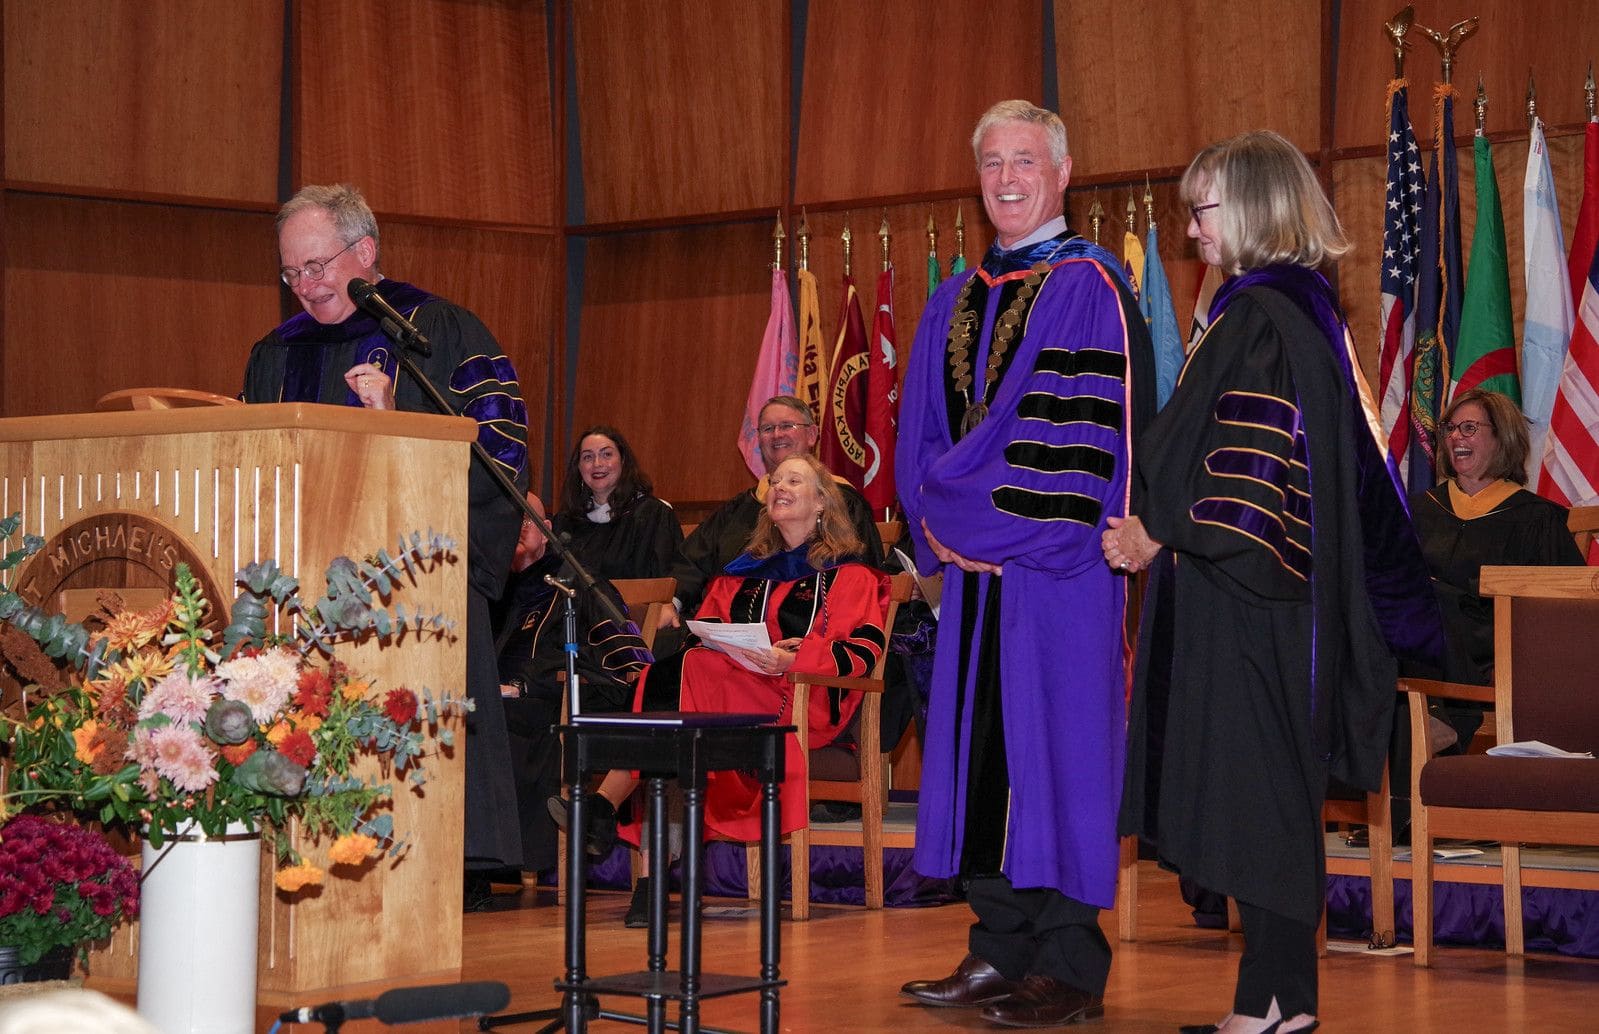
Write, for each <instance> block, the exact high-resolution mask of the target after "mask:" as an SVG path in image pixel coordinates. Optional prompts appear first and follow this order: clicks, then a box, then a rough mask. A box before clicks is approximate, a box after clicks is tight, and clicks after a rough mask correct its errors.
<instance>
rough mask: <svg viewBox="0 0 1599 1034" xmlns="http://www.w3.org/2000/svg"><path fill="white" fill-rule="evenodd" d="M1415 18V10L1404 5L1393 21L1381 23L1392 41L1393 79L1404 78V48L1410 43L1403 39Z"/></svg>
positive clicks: (1410, 6)
mask: <svg viewBox="0 0 1599 1034" xmlns="http://www.w3.org/2000/svg"><path fill="white" fill-rule="evenodd" d="M1415 17H1416V8H1415V7H1414V6H1412V5H1410V4H1406V5H1405V6H1404V7H1403V8H1402V9H1401V10H1400V11H1399V12H1398V13H1397V14H1395V15H1394V20H1393V21H1391V22H1384V23H1383V29H1384V30H1386V31H1387V33H1388V38H1389V39H1391V40H1393V41H1394V78H1395V79H1403V78H1404V77H1405V48H1406V47H1408V46H1410V43H1409V42H1408V41H1406V39H1405V33H1407V32H1409V31H1410V23H1411V22H1412V21H1414V20H1415Z"/></svg>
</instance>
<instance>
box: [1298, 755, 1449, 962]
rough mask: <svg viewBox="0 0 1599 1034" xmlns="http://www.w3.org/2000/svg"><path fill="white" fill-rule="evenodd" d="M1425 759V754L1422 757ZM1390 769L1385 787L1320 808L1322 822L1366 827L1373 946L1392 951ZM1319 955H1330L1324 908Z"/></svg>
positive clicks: (1318, 929) (1318, 930)
mask: <svg viewBox="0 0 1599 1034" xmlns="http://www.w3.org/2000/svg"><path fill="white" fill-rule="evenodd" d="M1420 756H1421V757H1426V756H1427V755H1426V754H1422V755H1420ZM1392 805H1393V801H1392V795H1391V793H1390V786H1389V782H1388V766H1387V765H1384V766H1383V771H1382V786H1381V787H1379V788H1378V790H1377V792H1376V793H1368V794H1365V795H1363V796H1361V797H1360V798H1358V799H1354V800H1341V799H1337V800H1335V799H1332V798H1329V799H1328V800H1326V801H1325V802H1324V803H1323V804H1322V807H1321V821H1322V823H1323V824H1326V823H1330V822H1337V823H1350V824H1357V825H1358V824H1364V825H1365V827H1366V831H1367V835H1368V838H1369V839H1368V843H1369V845H1370V846H1369V848H1368V852H1369V854H1368V858H1369V863H1368V864H1369V866H1370V870H1371V944H1372V946H1373V947H1376V948H1391V947H1393V944H1394V930H1395V924H1394V824H1393V816H1392ZM1316 951H1317V954H1319V955H1322V956H1325V955H1326V954H1327V910H1326V909H1325V908H1323V909H1322V912H1321V925H1319V926H1318V927H1316Z"/></svg>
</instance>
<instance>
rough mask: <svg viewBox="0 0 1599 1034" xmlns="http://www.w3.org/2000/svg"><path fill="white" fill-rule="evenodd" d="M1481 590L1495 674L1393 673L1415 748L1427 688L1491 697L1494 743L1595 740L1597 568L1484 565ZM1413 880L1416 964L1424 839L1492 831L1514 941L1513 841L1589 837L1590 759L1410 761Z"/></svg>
mask: <svg viewBox="0 0 1599 1034" xmlns="http://www.w3.org/2000/svg"><path fill="white" fill-rule="evenodd" d="M1480 585H1481V591H1482V594H1483V595H1485V596H1492V597H1494V685H1493V687H1492V688H1488V687H1483V686H1464V685H1459V684H1456V683H1440V682H1426V681H1422V680H1417V679H1406V680H1402V681H1401V688H1403V689H1404V690H1405V691H1406V692H1407V693H1409V695H1410V696H1409V699H1410V714H1411V743H1412V745H1413V746H1412V752H1413V755H1414V756H1415V757H1417V758H1425V757H1426V756H1427V746H1426V742H1427V740H1426V736H1427V732H1426V715H1427V707H1426V702H1427V698H1428V697H1430V696H1445V697H1454V698H1458V699H1469V700H1478V701H1481V702H1483V703H1492V704H1493V705H1494V719H1495V725H1496V729H1497V733H1498V738H1499V742H1500V743H1510V742H1515V741H1517V740H1543V741H1544V742H1545V743H1550V744H1553V745H1554V746H1556V747H1561V748H1563V749H1566V750H1574V751H1583V750H1599V708H1596V707H1595V706H1594V703H1593V701H1594V693H1593V687H1594V675H1593V673H1594V671H1595V670H1596V669H1599V636H1596V635H1595V634H1594V630H1595V629H1596V628H1599V572H1595V571H1594V570H1593V569H1591V568H1584V567H1484V568H1483V569H1482V576H1481V581H1480ZM1410 825H1411V843H1412V844H1413V845H1414V846H1413V848H1412V852H1411V853H1412V862H1411V887H1412V901H1413V904H1414V908H1413V912H1414V914H1413V916H1412V925H1413V929H1414V934H1415V945H1416V965H1418V966H1428V965H1431V963H1432V922H1433V915H1432V897H1433V895H1432V881H1433V857H1432V852H1433V841H1434V840H1435V839H1437V838H1439V837H1455V838H1467V839H1477V840H1496V841H1498V842H1499V845H1500V851H1501V855H1502V858H1503V863H1502V866H1501V880H1502V884H1503V889H1504V914H1505V951H1506V952H1507V953H1508V954H1511V955H1520V954H1522V952H1523V951H1524V937H1523V931H1522V914H1521V845H1522V844H1524V843H1543V844H1562V845H1568V844H1569V845H1581V846H1588V847H1595V846H1599V766H1596V764H1595V762H1592V761H1586V760H1584V761H1568V760H1562V759H1550V758H1500V757H1491V756H1486V755H1466V756H1459V757H1441V758H1433V759H1432V760H1431V761H1428V762H1426V764H1415V765H1412V772H1411V823H1410Z"/></svg>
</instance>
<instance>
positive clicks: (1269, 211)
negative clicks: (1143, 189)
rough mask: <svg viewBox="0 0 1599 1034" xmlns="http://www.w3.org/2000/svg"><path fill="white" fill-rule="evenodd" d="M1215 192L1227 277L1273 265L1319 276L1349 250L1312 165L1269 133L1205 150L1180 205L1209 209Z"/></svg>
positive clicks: (1186, 179) (1193, 165)
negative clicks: (1284, 264) (1209, 195)
mask: <svg viewBox="0 0 1599 1034" xmlns="http://www.w3.org/2000/svg"><path fill="white" fill-rule="evenodd" d="M1211 187H1214V188H1215V190H1216V200H1218V201H1220V202H1221V205H1220V207H1218V208H1215V209H1212V210H1211V212H1212V216H1211V218H1213V219H1215V220H1216V223H1215V225H1216V226H1217V228H1218V229H1220V231H1221V234H1220V239H1219V242H1218V243H1219V245H1220V250H1221V264H1222V272H1223V273H1226V274H1228V275H1229V276H1231V275H1233V274H1236V273H1242V272H1244V271H1245V270H1249V269H1259V268H1260V267H1261V266H1269V265H1271V264H1272V263H1274V262H1291V263H1293V264H1294V265H1297V266H1307V267H1309V268H1311V269H1315V268H1317V267H1319V266H1323V265H1326V264H1327V263H1329V262H1334V261H1336V260H1338V259H1339V258H1341V257H1342V256H1343V255H1344V254H1345V253H1346V252H1348V251H1349V238H1348V237H1346V236H1344V228H1343V226H1342V225H1340V224H1339V222H1338V214H1337V213H1336V212H1334V211H1333V207H1332V203H1331V202H1330V201H1328V200H1327V194H1326V192H1325V191H1323V190H1322V189H1321V183H1320V181H1318V180H1317V179H1316V173H1315V171H1314V170H1312V169H1311V167H1310V163H1309V162H1308V161H1306V160H1305V156H1304V155H1303V154H1300V153H1299V148H1297V147H1295V146H1294V145H1293V144H1291V143H1289V142H1288V141H1287V140H1285V139H1283V138H1282V137H1281V136H1279V135H1278V134H1276V133H1273V132H1272V131H1271V130H1269V129H1260V130H1256V131H1255V132H1253V133H1244V134H1241V135H1239V136H1235V137H1232V138H1231V139H1228V140H1222V141H1220V142H1219V143H1214V144H1211V145H1210V146H1209V147H1207V148H1205V149H1204V150H1203V151H1200V152H1199V154H1198V155H1197V156H1196V157H1195V158H1194V160H1193V161H1192V162H1190V163H1189V165H1188V171H1187V172H1184V173H1183V180H1182V186H1181V188H1180V190H1181V194H1182V199H1183V202H1184V203H1185V204H1188V205H1201V204H1204V203H1205V200H1206V193H1207V190H1208V189H1209V188H1211Z"/></svg>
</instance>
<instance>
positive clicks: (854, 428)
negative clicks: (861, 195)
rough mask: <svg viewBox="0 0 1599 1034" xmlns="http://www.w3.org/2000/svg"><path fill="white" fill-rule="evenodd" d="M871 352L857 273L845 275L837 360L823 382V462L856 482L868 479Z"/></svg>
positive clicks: (835, 351)
mask: <svg viewBox="0 0 1599 1034" xmlns="http://www.w3.org/2000/svg"><path fill="white" fill-rule="evenodd" d="M869 363H870V356H869V355H868V354H867V350H866V321H865V320H864V319H863V318H862V316H861V303H860V296H859V294H858V293H857V292H856V290H855V279H854V278H853V277H850V276H845V277H844V307H843V309H842V311H840V313H839V316H838V337H837V338H836V339H835V340H834V342H833V362H832V365H831V366H829V367H828V371H827V377H826V379H825V380H824V381H823V382H822V393H823V395H824V396H825V397H824V398H823V400H822V401H823V407H822V411H823V412H824V413H826V414H827V417H826V419H825V420H824V421H823V422H822V424H823V426H822V442H821V456H822V462H823V463H825V464H827V468H828V469H829V470H831V471H832V472H833V473H834V474H836V475H838V476H839V477H841V478H844V479H845V480H846V481H848V482H849V483H850V484H852V485H854V486H855V487H856V488H860V487H862V486H863V485H864V484H865V483H866V464H867V455H866V394H867V392H866V388H867V380H868V376H869V373H868V369H867V367H868V365H869Z"/></svg>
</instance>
